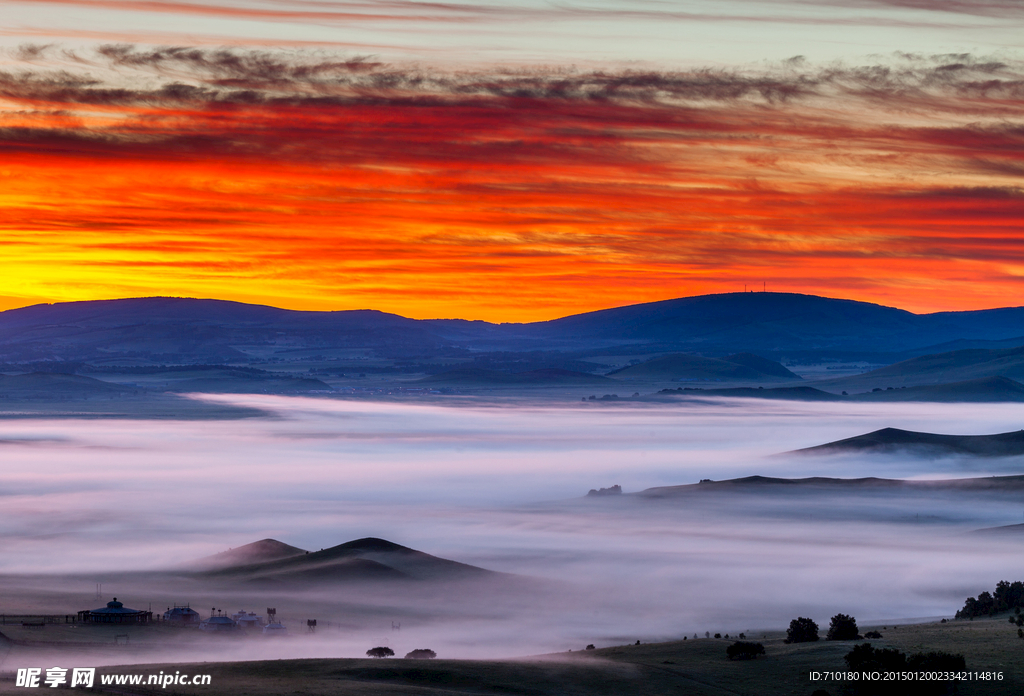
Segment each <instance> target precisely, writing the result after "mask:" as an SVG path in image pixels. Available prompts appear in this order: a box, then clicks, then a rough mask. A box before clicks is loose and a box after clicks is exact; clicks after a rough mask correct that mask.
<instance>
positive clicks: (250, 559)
mask: <svg viewBox="0 0 1024 696" xmlns="http://www.w3.org/2000/svg"><path fill="white" fill-rule="evenodd" d="M306 553H308V551H305V550H303V549H300V548H298V547H296V546H291V545H289V544H285V543H283V542H280V541H278V540H276V539H261V540H260V541H254V542H252V543H251V544H246V545H245V546H239V547H237V548H233V549H228V550H227V551H222V552H221V553H217V554H214V555H212V556H207V557H205V558H200V559H199V560H198V561H194V562H193V563H192V564H190V565H191V566H192V567H194V568H201V569H204V570H215V569H222V568H231V567H235V566H249V565H254V564H259V563H268V562H271V561H279V560H281V559H283V558H290V557H292V556H301V555H305V554H306Z"/></svg>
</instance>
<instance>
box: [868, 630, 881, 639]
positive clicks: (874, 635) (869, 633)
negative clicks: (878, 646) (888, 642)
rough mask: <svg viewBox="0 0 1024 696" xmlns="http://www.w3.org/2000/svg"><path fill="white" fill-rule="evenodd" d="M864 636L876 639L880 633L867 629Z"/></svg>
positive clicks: (879, 636)
mask: <svg viewBox="0 0 1024 696" xmlns="http://www.w3.org/2000/svg"><path fill="white" fill-rule="evenodd" d="M864 637H865V638H870V639H872V640H878V639H879V638H881V637H882V634H881V633H879V632H878V631H868V632H867V633H865V634H864Z"/></svg>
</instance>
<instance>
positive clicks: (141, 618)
mask: <svg viewBox="0 0 1024 696" xmlns="http://www.w3.org/2000/svg"><path fill="white" fill-rule="evenodd" d="M78 620H79V621H81V622H82V623H96V624H147V623H149V622H150V621H152V620H153V612H151V611H142V610H139V609H129V608H128V607H126V606H125V605H124V604H122V603H121V602H119V601H117V597H114V601H112V602H107V606H105V607H103V608H102V609H93V610H91V611H90V610H83V611H80V612H78Z"/></svg>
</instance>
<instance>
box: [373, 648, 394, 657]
mask: <svg viewBox="0 0 1024 696" xmlns="http://www.w3.org/2000/svg"><path fill="white" fill-rule="evenodd" d="M394 654H395V651H394V650H392V649H391V648H385V647H383V646H377V647H376V648H370V649H369V650H367V651H366V656H367V657H393V656H394Z"/></svg>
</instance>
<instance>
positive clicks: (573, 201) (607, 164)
mask: <svg viewBox="0 0 1024 696" xmlns="http://www.w3.org/2000/svg"><path fill="white" fill-rule="evenodd" d="M36 58H38V56H33V61H26V62H25V63H24V64H23V65H20V66H18V68H17V69H12V70H10V71H8V72H4V73H2V74H0V182H2V186H0V210H2V213H3V216H2V219H0V308H9V307H14V306H20V305H24V304H31V303H35V302H39V301H66V300H83V299H96V298H112V297H129V296H146V295H175V296H193V297H216V298H222V299H233V300H241V301H246V302H259V303H265V304H272V305H277V306H282V307H289V308H296V309H353V308H375V309H381V310H385V311H391V312H395V313H398V314H402V315H404V316H410V317H417V318H423V317H463V318H470V319H487V320H490V321H528V320H537V319H547V318H553V317H557V316H563V315H565V314H570V313H576V312H581V311H587V310H591V309H599V308H603V307H610V306H617V305H622V304H631V303H636V302H644V301H650V300H659V299H666V298H670V297H679V296H685V295H694V294H702V293H710V292H724V291H735V290H741V289H743V287H744V285H749V286H750V287H752V288H753V287H757V288H760V287H761V283H762V281H766V282H767V285H768V289H769V290H775V291H792V292H806V293H813V294H820V295H828V296H833V297H845V298H853V299H859V300H866V301H873V302H880V303H883V304H888V305H893V306H898V307H902V308H905V309H910V310H912V311H919V312H923V311H936V310H945V309H974V308H982V307H993V306H1006V305H1017V304H1020V302H1019V301H1018V300H1017V299H1016V298H1018V297H1020V296H1021V294H1022V290H1024V287H1022V286H1024V283H1022V279H1024V248H1022V244H1024V234H1022V232H1024V195H1022V193H1021V189H1020V180H1021V176H1022V175H1024V132H1022V131H1021V130H1020V127H1019V126H1014V125H1012V124H1013V123H1020V122H1021V120H1020V117H1021V115H1022V112H1024V97H1022V95H1021V93H1020V88H1019V81H1020V80H1021V79H1022V73H1024V68H1022V66H1021V65H1017V64H1014V63H1012V62H1009V63H1008V62H1000V63H994V62H992V61H980V60H978V61H973V62H972V61H971V60H970V59H963V58H962V57H961V58H959V59H957V60H953V59H952V58H950V57H940V58H931V59H929V58H920V57H907V58H904V59H902V62H899V61H897V62H895V63H892V64H887V65H879V66H869V67H868V68H844V67H842V66H836V65H829V66H827V67H815V66H810V65H779V66H774V67H763V68H760V69H758V70H753V69H750V70H746V71H744V70H734V71H709V70H695V71H690V72H657V71H644V72H640V71H636V72H629V71H618V72H585V71H575V72H573V71H566V70H544V69H532V70H526V69H523V70H519V71H516V72H509V71H499V70H496V69H494V70H488V69H486V68H478V69H474V70H472V71H460V72H452V71H443V70H431V69H429V68H424V67H423V66H416V67H413V66H411V65H409V66H403V65H377V64H374V63H360V62H351V61H345V60H341V59H338V58H336V57H334V58H332V57H330V56H327V55H326V54H324V53H316V54H312V53H301V52H299V53H296V52H289V53H275V52H252V51H247V50H245V49H235V50H233V51H217V50H213V49H211V50H205V51H204V50H199V49H191V52H182V53H179V54H173V53H171V54H169V53H166V52H165V53H153V52H150V51H149V50H148V49H145V48H141V47H140V48H132V47H128V46H121V47H118V48H114V49H105V51H104V52H100V53H95V54H90V55H88V56H79V57H78V61H77V64H76V65H73V66H72V69H68V68H67V67H66V66H64V67H61V68H60V69H57V68H54V67H45V66H44V65H43V64H42V63H41V62H40V61H39V60H36ZM1015 85H1018V86H1015Z"/></svg>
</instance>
